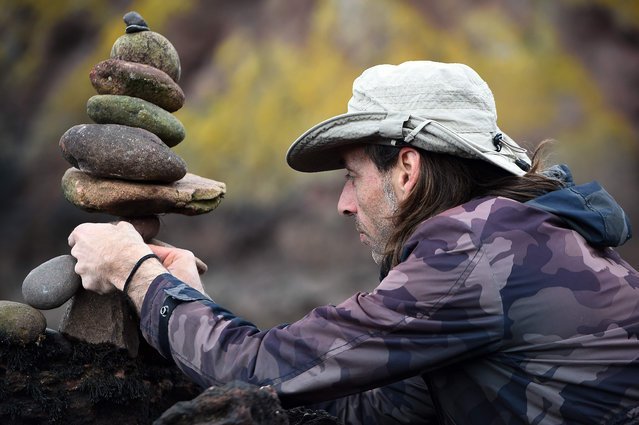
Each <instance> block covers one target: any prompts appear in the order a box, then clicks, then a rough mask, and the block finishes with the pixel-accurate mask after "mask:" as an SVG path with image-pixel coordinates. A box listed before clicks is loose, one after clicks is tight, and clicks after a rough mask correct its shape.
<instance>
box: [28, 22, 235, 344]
mask: <svg viewBox="0 0 639 425" xmlns="http://www.w3.org/2000/svg"><path fill="white" fill-rule="evenodd" d="M124 22H125V24H126V33H125V35H123V36H121V37H120V38H118V40H117V41H116V42H115V44H114V45H113V48H112V50H111V58H110V59H107V60H105V61H102V62H100V63H98V64H97V65H95V66H94V67H93V69H92V70H91V73H90V80H91V84H92V85H93V87H94V88H95V89H96V91H97V92H98V95H96V96H93V97H91V98H90V99H89V101H88V103H87V114H88V115H89V117H90V118H91V119H92V120H93V121H94V122H95V123H96V124H81V125H76V126H74V127H72V128H70V129H69V130H68V131H67V132H66V133H64V135H63V136H62V138H61V139H60V148H61V150H62V154H63V156H64V158H65V159H66V160H67V161H68V162H69V163H70V164H71V165H72V166H73V168H70V169H68V170H67V171H66V172H65V173H64V176H63V177H62V191H63V193H64V196H65V197H66V199H67V200H68V201H69V202H71V203H72V204H74V205H75V206H77V207H79V208H82V209H84V210H86V211H90V212H93V211H95V212H102V213H107V214H112V215H115V216H118V217H120V219H124V220H127V221H129V222H131V223H132V224H133V225H134V226H135V228H136V229H137V230H138V232H140V234H141V235H142V237H143V238H144V240H145V241H147V242H151V241H152V242H153V243H157V244H163V243H162V242H160V241H157V240H156V239H154V238H155V236H156V235H157V233H158V231H159V229H160V221H159V219H158V214H165V213H179V214H185V215H195V214H203V213H207V212H210V211H212V210H213V209H215V208H216V207H217V205H218V204H219V202H220V201H221V199H222V196H223V194H224V192H225V185H224V183H220V182H217V181H214V180H209V179H206V178H203V177H199V176H197V175H194V174H190V173H187V169H186V164H185V162H184V160H183V159H182V158H180V157H179V156H178V155H177V154H175V153H174V152H173V151H172V150H171V149H170V148H171V147H173V146H175V145H177V144H178V143H180V142H181V141H182V140H183V139H184V137H185V131H184V127H183V126H182V123H180V121H179V120H178V119H177V118H175V116H173V115H172V114H171V112H174V111H176V110H178V109H179V108H181V107H182V105H183V104H184V92H183V91H182V89H181V88H180V86H179V85H178V84H177V82H178V81H179V78H180V73H181V67H180V59H179V57H178V54H177V52H176V50H175V48H174V47H173V45H172V44H171V43H170V42H169V41H168V40H167V39H166V38H165V37H163V36H162V35H160V34H158V33H156V32H153V31H150V30H149V27H148V25H147V24H146V22H145V21H144V19H142V17H141V16H140V15H139V14H138V13H136V12H129V13H127V14H126V15H125V16H124ZM74 265H75V260H74V259H73V257H71V256H69V255H63V256H60V257H56V258H54V259H52V260H49V261H47V262H46V263H44V264H42V265H40V266H39V267H38V268H36V269H34V270H33V271H32V272H31V273H29V275H28V276H27V277H26V279H25V281H24V283H23V286H22V292H23V296H24V298H25V300H26V301H27V303H28V304H30V305H31V306H33V307H35V308H38V309H50V308H56V307H59V306H60V305H62V304H63V303H64V302H66V301H67V300H68V299H69V298H70V297H71V296H73V300H72V302H71V303H70V306H69V308H68V310H67V312H66V314H65V317H64V319H63V320H62V323H61V326H60V332H62V333H63V334H65V335H67V336H72V337H75V338H79V339H82V340H85V341H88V342H92V343H101V342H110V343H113V344H116V345H117V346H119V347H122V348H127V349H128V350H129V352H130V353H131V354H132V355H135V353H136V352H137V345H138V333H137V323H136V319H135V315H134V312H133V311H131V309H130V306H129V305H128V303H127V300H126V299H125V297H124V296H123V295H122V294H120V293H115V294H110V295H97V294H93V293H89V292H87V291H85V290H84V289H81V282H80V279H79V277H78V276H77V275H76V274H75V273H74ZM198 269H199V270H200V272H201V273H203V272H204V271H205V270H206V266H205V265H204V263H202V262H201V261H199V260H198Z"/></svg>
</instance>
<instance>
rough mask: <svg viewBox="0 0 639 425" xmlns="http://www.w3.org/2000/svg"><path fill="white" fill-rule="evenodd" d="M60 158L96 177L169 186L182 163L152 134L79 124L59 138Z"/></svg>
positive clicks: (182, 170) (181, 172)
mask: <svg viewBox="0 0 639 425" xmlns="http://www.w3.org/2000/svg"><path fill="white" fill-rule="evenodd" d="M60 149H61V150H62V155H63V156H64V158H65V159H66V160H67V161H68V162H69V164H71V165H73V166H74V167H76V168H78V169H80V170H82V171H85V172H87V173H89V174H91V175H93V176H96V177H106V178H116V179H124V180H140V181H159V182H173V181H177V180H180V179H181V178H182V177H184V175H185V174H186V163H185V162H184V160H183V159H182V158H180V157H179V156H178V155H177V154H176V153H174V152H173V151H172V150H171V149H169V147H168V146H167V145H166V144H164V142H162V141H161V140H160V139H159V138H158V137H157V136H156V135H155V134H153V133H151V132H149V131H146V130H143V129H141V128H135V127H129V126H126V125H119V124H80V125H76V126H73V127H71V128H70V129H69V130H67V131H66V132H65V133H64V134H63V135H62V137H61V138H60Z"/></svg>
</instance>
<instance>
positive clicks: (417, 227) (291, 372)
mask: <svg viewBox="0 0 639 425" xmlns="http://www.w3.org/2000/svg"><path fill="white" fill-rule="evenodd" d="M287 160H288V163H289V164H290V165H291V166H292V167H293V168H295V169H297V170H300V171H306V172H314V171H323V170H332V169H341V168H345V169H346V170H347V174H346V182H345V184H344V188H343V190H342V194H341V196H340V198H339V202H338V209H339V211H340V213H342V214H345V215H347V216H352V217H353V218H354V219H355V223H356V228H357V231H358V232H359V235H360V240H361V241H362V242H363V243H364V244H366V245H368V246H369V247H370V248H371V250H372V253H373V257H374V258H375V260H376V261H377V262H378V263H379V264H380V266H381V271H382V273H381V277H382V279H381V282H380V283H379V286H378V287H377V288H376V289H375V290H374V291H373V292H372V293H360V294H356V295H354V296H353V297H351V298H350V299H348V300H346V301H344V302H343V303H341V304H340V305H338V306H324V307H319V308H317V309H315V310H313V311H312V312H310V313H309V314H308V315H307V316H306V317H304V318H303V319H301V320H299V321H298V322H296V323H293V324H290V325H283V326H280V327H277V328H273V329H269V330H259V329H257V328H255V327H254V326H253V325H252V324H250V323H248V322H246V321H244V320H242V319H239V318H237V317H235V316H234V315H233V314H232V313H230V312H228V311H227V310H225V309H224V308H223V307H221V306H219V305H218V304H216V303H215V302H214V301H212V300H211V299H210V298H209V297H208V296H206V295H205V294H204V292H203V290H202V286H201V283H200V280H199V277H198V274H197V271H196V268H195V264H194V260H193V255H192V254H191V253H189V252H188V251H183V250H178V249H168V248H162V247H156V246H147V245H145V244H144V243H143V242H142V239H141V238H140V236H139V235H138V234H137V233H136V232H135V231H134V230H133V228H132V226H130V225H129V224H127V223H119V224H118V225H117V226H113V225H109V224H83V225H80V226H78V227H77V228H76V229H75V230H74V231H73V233H72V234H71V235H70V237H69V244H70V245H71V246H72V251H71V253H72V254H73V255H74V256H75V257H76V258H77V259H78V263H77V266H76V271H77V272H78V273H79V274H80V275H81V276H82V282H83V285H84V287H85V288H87V289H90V290H94V291H97V292H109V291H112V290H115V289H118V290H122V289H123V287H124V286H125V281H127V280H128V281H129V285H128V287H127V288H126V290H125V292H126V293H127V295H128V296H129V297H131V299H132V301H133V302H134V304H135V305H136V306H137V308H138V311H139V313H140V318H141V329H142V332H143V333H144V335H145V337H146V338H147V340H148V341H149V343H151V344H152V345H153V346H154V347H156V348H157V349H158V350H159V351H160V352H161V353H162V354H163V355H164V356H166V357H169V358H172V359H173V360H174V361H175V362H176V364H177V365H178V366H179V367H180V368H181V369H182V370H183V371H184V372H185V373H186V374H188V375H189V376H191V377H192V378H193V379H194V380H196V381H197V382H199V383H201V384H202V385H203V386H207V385H214V384H222V383H225V382H228V381H231V380H238V379H239V380H244V381H247V382H250V383H253V384H256V385H271V386H273V387H274V388H275V389H276V390H277V391H278V394H279V395H280V398H281V400H282V401H283V403H285V405H294V404H307V405H313V406H315V407H322V408H326V409H327V410H329V411H330V412H332V413H333V414H336V415H337V416H339V417H341V418H342V419H343V420H344V421H345V422H346V423H429V424H430V423H455V424H501V423H511V424H518V423H522V424H524V423H535V424H542V423H544V424H559V423H566V424H574V423H580V424H589V423H593V424H595V423H611V421H613V420H615V419H614V418H615V417H620V416H622V415H624V414H625V412H626V411H627V410H628V409H630V408H632V407H633V406H635V405H637V403H638V402H639V389H638V388H637V386H636V384H635V383H636V382H638V381H639V368H638V363H637V356H638V355H639V343H638V342H637V335H636V333H637V331H638V330H639V297H638V295H637V293H638V287H639V275H638V274H637V272H636V271H635V270H634V269H632V268H631V267H630V266H629V265H628V264H626V263H625V262H624V261H623V260H622V259H621V258H620V257H619V256H618V255H617V254H616V253H615V252H614V251H613V250H612V249H611V248H609V247H610V246H616V245H619V244H621V243H623V242H625V241H626V240H627V239H628V238H629V237H630V233H629V227H628V222H627V219H626V217H625V215H624V213H623V211H622V210H621V208H620V207H619V206H618V205H617V204H616V203H615V202H614V201H613V200H612V198H610V196H609V195H608V194H607V193H606V192H605V191H604V190H603V189H602V188H601V187H600V186H598V185H597V184H596V183H590V184H587V185H582V186H574V184H573V183H572V178H571V176H570V173H569V172H568V170H567V168H565V167H553V168H550V169H548V170H542V169H541V165H540V160H539V158H538V155H537V154H535V155H534V156H533V159H532V161H531V160H530V159H529V158H528V156H527V155H526V153H525V150H524V149H522V148H521V147H519V146H518V145H517V144H516V143H515V142H514V141H513V140H512V139H510V138H509V137H508V136H507V135H506V134H504V133H503V132H502V131H501V130H500V129H499V128H498V127H497V123H496V111H495V105H494V100H493V97H492V93H491V92H490V90H489V88H488V86H487V85H486V83H485V82H484V81H483V80H482V79H481V78H480V77H479V76H478V75H477V74H476V73H475V72H474V71H473V70H472V69H470V68H469V67H467V66H465V65H460V64H441V63H435V62H407V63H404V64H401V65H398V66H392V65H381V66H377V67H373V68H371V69H369V70H367V71H365V72H364V73H363V74H362V75H361V76H360V77H359V78H358V79H357V80H356V81H355V83H354V85H353V97H352V98H351V100H350V101H349V106H348V113H346V114H344V115H340V116H337V117H334V118H331V119H329V120H327V121H325V122H323V123H320V124H318V125H317V126H315V127H313V128H311V129H310V130H308V131H307V132H306V133H305V134H304V135H302V136H301V137H300V138H299V139H298V140H297V141H296V142H295V143H294V144H293V145H292V146H291V148H290V149H289V152H288V154H287ZM151 253H155V254H156V255H157V257H158V259H155V258H152V257H150V258H149V257H148V255H149V254H151ZM139 259H141V261H140V260H139Z"/></svg>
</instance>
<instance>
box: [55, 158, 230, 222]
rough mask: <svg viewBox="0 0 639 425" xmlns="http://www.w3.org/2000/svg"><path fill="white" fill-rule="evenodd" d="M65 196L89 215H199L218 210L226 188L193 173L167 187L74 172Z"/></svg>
mask: <svg viewBox="0 0 639 425" xmlns="http://www.w3.org/2000/svg"><path fill="white" fill-rule="evenodd" d="M62 192H63V193H64V196H65V198H66V199H67V200H68V201H69V202H71V203H72V204H74V205H76V206H77V207H79V208H82V209H84V210H86V211H92V212H93V211H95V212H104V213H107V214H113V215H117V216H121V217H136V216H144V215H152V214H164V213H177V214H184V215H197V214H205V213H208V212H210V211H212V210H214V209H215V208H216V207H217V206H218V204H219V203H220V201H221V200H222V197H223V195H224V193H225V192H226V186H225V184H224V183H221V182H217V181H215V180H209V179H206V178H204V177H200V176H196V175H194V174H190V173H187V174H186V176H184V178H182V179H181V180H178V181H176V182H173V183H170V184H165V185H163V184H151V183H138V182H132V181H124V180H110V179H101V178H96V177H92V176H90V175H89V174H87V173H83V172H82V171H80V170H78V169H75V168H70V169H68V170H67V171H66V172H65V173H64V176H63V177H62Z"/></svg>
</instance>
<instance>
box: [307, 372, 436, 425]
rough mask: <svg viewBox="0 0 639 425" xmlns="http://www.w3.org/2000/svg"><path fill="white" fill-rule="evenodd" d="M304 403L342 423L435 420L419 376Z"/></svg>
mask: <svg viewBox="0 0 639 425" xmlns="http://www.w3.org/2000/svg"><path fill="white" fill-rule="evenodd" d="M307 407H309V408H312V409H321V410H326V411H327V412H328V413H330V414H331V415H333V416H336V417H337V418H338V419H339V420H340V421H341V422H342V423H344V424H379V425H395V424H416V423H419V424H423V425H436V424H437V423H438V422H437V416H436V411H435V408H434V406H433V402H432V400H431V398H430V396H429V394H428V387H427V386H426V383H425V382H424V379H423V378H422V377H421V376H414V377H412V378H408V379H405V380H403V381H398V382H394V383H392V384H389V385H386V386H384V387H380V388H373V389H372V390H368V391H364V392H361V393H357V394H352V395H349V396H346V397H342V398H338V399H335V400H331V401H325V402H322V403H316V404H313V405H309V406H307Z"/></svg>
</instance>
